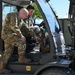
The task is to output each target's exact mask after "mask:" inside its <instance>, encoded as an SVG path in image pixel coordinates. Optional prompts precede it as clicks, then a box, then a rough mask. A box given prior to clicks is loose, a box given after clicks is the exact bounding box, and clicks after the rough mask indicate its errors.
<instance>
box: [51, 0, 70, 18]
mask: <svg viewBox="0 0 75 75" xmlns="http://www.w3.org/2000/svg"><path fill="white" fill-rule="evenodd" d="M69 2H70V1H69V0H50V4H51V6H52V8H53V9H54V11H55V12H56V14H57V16H58V18H67V17H68V12H69Z"/></svg>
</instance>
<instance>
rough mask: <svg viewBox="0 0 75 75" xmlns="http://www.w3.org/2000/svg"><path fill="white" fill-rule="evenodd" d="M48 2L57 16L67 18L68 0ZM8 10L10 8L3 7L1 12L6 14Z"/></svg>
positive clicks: (51, 0)
mask: <svg viewBox="0 0 75 75" xmlns="http://www.w3.org/2000/svg"><path fill="white" fill-rule="evenodd" d="M49 3H50V5H51V6H52V8H53V9H54V11H55V13H56V15H57V16H58V18H67V17H68V12H69V0H50V2H49ZM4 9H5V8H4ZM8 10H10V8H7V9H5V11H4V13H3V14H4V15H6V13H9V11H8ZM11 11H12V10H11Z"/></svg>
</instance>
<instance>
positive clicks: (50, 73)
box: [39, 68, 75, 75]
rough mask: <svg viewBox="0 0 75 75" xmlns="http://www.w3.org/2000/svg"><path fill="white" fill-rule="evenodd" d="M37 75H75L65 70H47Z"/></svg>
mask: <svg viewBox="0 0 75 75" xmlns="http://www.w3.org/2000/svg"><path fill="white" fill-rule="evenodd" d="M39 75H75V74H73V73H72V72H70V71H68V70H67V69H65V68H49V69H47V70H45V71H44V72H42V73H41V74H39Z"/></svg>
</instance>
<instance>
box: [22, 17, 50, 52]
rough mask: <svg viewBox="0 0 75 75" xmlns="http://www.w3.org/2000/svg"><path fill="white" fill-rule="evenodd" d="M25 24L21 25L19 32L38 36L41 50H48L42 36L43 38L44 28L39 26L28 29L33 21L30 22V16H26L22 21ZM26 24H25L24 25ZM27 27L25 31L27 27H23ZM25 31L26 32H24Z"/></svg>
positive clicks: (29, 35) (26, 35)
mask: <svg viewBox="0 0 75 75" xmlns="http://www.w3.org/2000/svg"><path fill="white" fill-rule="evenodd" d="M24 22H25V23H26V24H24V25H23V26H22V27H21V32H22V34H23V35H24V36H25V37H27V38H28V37H32V36H34V35H36V36H38V37H40V39H41V41H38V42H39V43H40V48H41V51H42V52H48V51H49V48H47V47H46V46H45V44H44V38H45V33H44V30H43V29H44V28H43V29H41V28H40V27H37V28H35V29H33V30H32V31H31V30H30V27H31V26H33V22H32V18H31V17H30V18H28V19H26V20H25V21H24ZM25 25H26V26H25ZM24 26H25V27H28V29H29V30H28V31H26V30H27V29H26V28H25V27H24ZM26 32H27V33H26Z"/></svg>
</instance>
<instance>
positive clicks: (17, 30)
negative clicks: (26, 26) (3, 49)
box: [9, 13, 23, 37]
mask: <svg viewBox="0 0 75 75" xmlns="http://www.w3.org/2000/svg"><path fill="white" fill-rule="evenodd" d="M9 20H10V24H9V26H10V28H11V29H12V30H13V32H15V33H16V34H17V35H18V36H19V37H22V36H23V35H22V33H21V31H20V28H19V27H18V20H17V16H16V15H15V14H13V13H12V14H9Z"/></svg>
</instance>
